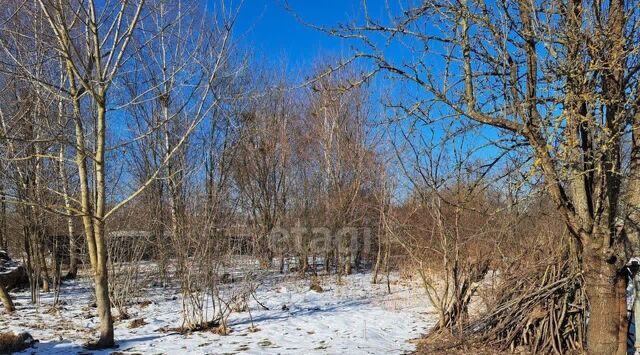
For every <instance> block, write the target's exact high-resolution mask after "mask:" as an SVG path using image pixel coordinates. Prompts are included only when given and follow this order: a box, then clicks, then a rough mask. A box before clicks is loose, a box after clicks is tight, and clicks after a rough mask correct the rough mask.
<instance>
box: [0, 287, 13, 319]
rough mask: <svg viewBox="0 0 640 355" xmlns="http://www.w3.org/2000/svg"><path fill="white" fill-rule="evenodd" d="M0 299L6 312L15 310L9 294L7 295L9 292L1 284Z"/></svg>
mask: <svg viewBox="0 0 640 355" xmlns="http://www.w3.org/2000/svg"><path fill="white" fill-rule="evenodd" d="M0 301H2V304H3V305H4V309H5V310H6V311H7V312H9V313H12V312H14V311H15V310H16V308H15V307H14V305H13V301H11V296H9V292H7V289H6V288H5V287H4V286H3V285H0Z"/></svg>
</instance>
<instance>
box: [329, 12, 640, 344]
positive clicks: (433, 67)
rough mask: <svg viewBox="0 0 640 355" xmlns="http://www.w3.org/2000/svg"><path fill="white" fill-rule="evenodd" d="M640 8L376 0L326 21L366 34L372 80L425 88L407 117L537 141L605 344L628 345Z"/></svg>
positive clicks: (535, 158)
mask: <svg viewBox="0 0 640 355" xmlns="http://www.w3.org/2000/svg"><path fill="white" fill-rule="evenodd" d="M638 8H639V6H638V3H637V2H636V1H633V0H630V1H614V2H607V3H601V2H587V3H584V2H577V1H568V2H565V1H539V2H529V1H515V2H497V3H488V2H483V1H480V2H469V1H466V0H462V1H455V2H438V1H436V2H433V1H429V2H424V3H413V2H410V1H406V2H405V1H400V2H399V3H398V4H397V6H389V7H388V14H387V16H384V17H383V18H378V19H374V18H372V17H370V16H369V11H368V9H367V6H366V3H365V7H364V11H363V14H364V16H363V20H362V21H361V23H356V24H348V25H343V26H339V27H337V28H332V29H327V31H328V32H330V33H331V34H333V35H336V36H340V37H343V38H348V39H351V40H353V41H357V42H358V45H357V50H356V51H357V53H356V54H355V57H357V58H360V59H363V60H365V61H368V63H370V64H371V65H372V68H373V71H372V72H370V73H368V74H365V76H364V79H367V78H369V77H371V76H373V75H375V74H376V73H382V72H384V73H388V74H391V75H392V76H393V77H394V78H396V79H400V80H401V81H402V82H404V83H410V85H413V86H414V87H415V88H416V89H417V90H420V93H419V94H417V95H413V96H412V97H413V100H403V102H402V103H400V104H399V105H400V106H401V107H402V108H403V111H404V112H405V114H406V115H407V116H408V117H413V118H415V117H416V115H419V114H420V113H424V114H425V115H424V116H426V117H428V118H429V119H434V118H438V116H440V117H439V118H443V119H448V118H457V117H461V118H463V119H464V121H462V122H461V124H467V123H471V122H473V123H476V124H480V125H482V126H484V127H486V128H485V129H487V130H491V132H493V133H492V134H496V135H501V136H504V137H507V136H508V137H511V138H512V141H517V142H524V143H525V144H526V145H527V147H528V149H527V150H526V154H527V156H528V157H531V165H532V166H533V167H534V169H535V171H538V172H539V173H540V174H542V176H544V179H545V183H546V185H545V186H546V189H547V192H548V193H549V195H550V196H551V197H552V198H553V201H554V202H555V204H556V206H557V208H558V210H559V211H560V214H561V215H562V218H563V219H564V220H565V222H566V224H567V226H568V228H569V230H570V231H571V234H572V235H573V236H574V238H575V239H576V241H577V243H578V245H579V249H580V250H581V253H582V260H583V270H584V272H585V281H586V290H587V295H588V297H589V303H590V320H589V328H588V336H587V342H588V348H589V351H590V352H593V353H597V354H605V353H607V354H611V353H616V352H618V353H624V351H625V349H626V340H625V339H626V325H625V323H626V311H624V312H623V309H624V307H623V305H624V302H625V297H624V292H623V290H624V288H625V287H624V285H625V283H626V277H625V276H624V273H622V272H621V270H622V268H623V266H624V264H625V262H626V259H627V256H626V255H627V245H628V243H627V240H628V237H631V238H633V239H637V235H638V232H637V227H636V226H637V212H636V211H637V208H638V201H640V197H639V196H640V195H638V191H639V190H640V189H638V188H637V186H638V184H639V183H638V181H639V180H638V178H637V176H638V171H637V170H638V168H637V166H638V164H637V160H638V159H637V155H638V153H637V152H638V151H639V150H638V139H637V132H636V131H637V125H638V122H637V121H638V119H639V117H640V116H639V115H638V112H639V109H638V108H639V102H640V101H639V100H638V92H639V90H638V82H639V80H638V72H639V71H638V57H637V53H638V43H639V41H638V26H637V24H638V19H639V17H638ZM400 43H402V45H401V46H400V47H401V48H403V49H404V50H405V51H404V52H403V54H402V55H392V52H393V49H394V48H396V47H398V46H396V44H400ZM414 113H416V114H415V115H414ZM627 142H629V143H628V144H629V145H630V148H631V156H630V157H625V155H624V149H623V148H624V147H625V146H627ZM625 166H628V167H629V168H628V169H626V168H624V167H625ZM634 243H635V240H634ZM612 309H613V310H619V311H612ZM623 313H624V314H623Z"/></svg>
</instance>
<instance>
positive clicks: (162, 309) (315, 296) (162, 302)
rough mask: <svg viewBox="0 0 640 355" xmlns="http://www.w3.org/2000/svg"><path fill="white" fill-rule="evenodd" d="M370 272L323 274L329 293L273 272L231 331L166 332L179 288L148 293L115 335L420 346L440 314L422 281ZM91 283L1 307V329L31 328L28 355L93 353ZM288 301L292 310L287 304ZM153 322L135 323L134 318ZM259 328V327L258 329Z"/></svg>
mask: <svg viewBox="0 0 640 355" xmlns="http://www.w3.org/2000/svg"><path fill="white" fill-rule="evenodd" d="M370 280H371V275H370V274H367V273H363V274H354V275H350V276H348V277H345V278H343V279H342V281H341V282H340V283H339V284H338V283H337V282H336V279H335V276H327V277H324V278H322V279H321V285H322V287H323V288H324V292H320V293H319V292H315V291H311V290H310V289H309V285H310V281H309V280H300V279H297V278H295V277H287V278H281V277H278V275H275V274H274V275H272V277H271V280H270V281H271V282H265V283H264V284H263V286H261V287H260V288H258V290H257V293H256V298H257V299H258V300H259V301H260V302H261V303H262V304H264V305H265V306H266V307H268V308H269V310H263V309H262V308H261V307H259V306H258V304H257V303H256V302H255V300H253V299H251V300H250V302H249V307H250V311H251V316H252V318H253V324H254V326H255V328H251V324H252V323H251V318H250V316H249V313H248V312H240V313H233V314H232V315H231V316H230V318H229V324H230V328H231V333H230V334H229V335H226V336H222V335H217V334H214V333H212V332H209V331H202V332H194V333H191V334H186V335H185V334H178V333H175V332H173V333H172V332H167V331H165V330H164V329H168V328H175V327H179V326H180V325H181V321H182V318H181V317H182V316H181V302H182V301H181V298H180V295H179V294H178V291H177V290H176V289H163V288H152V289H149V290H145V295H146V296H145V299H147V300H149V301H151V303H150V304H148V305H144V304H141V305H134V306H132V307H131V308H130V309H129V314H130V319H129V320H123V321H116V323H115V327H116V329H115V336H116V340H117V342H118V346H119V347H118V349H110V350H107V351H102V352H95V353H102V354H109V353H112V352H114V351H119V352H122V353H143V354H185V353H190V354H265V353H270V354H303V353H314V354H337V353H349V354H401V353H406V352H409V351H411V350H413V349H414V348H415V346H414V344H413V342H411V340H412V339H415V338H417V337H419V336H420V335H421V334H423V333H425V331H426V329H428V328H429V327H430V326H432V325H433V324H434V323H435V321H436V317H435V315H434V314H433V313H432V312H431V309H430V308H429V307H428V306H427V305H428V302H427V300H426V297H425V296H424V293H423V291H422V290H421V289H420V287H419V285H418V284H416V283H413V282H409V281H404V280H399V279H398V277H397V276H393V275H392V278H391V294H389V293H388V292H387V285H386V283H384V284H379V285H372V284H371V282H370ZM90 287H91V284H90V283H89V282H88V281H84V280H83V281H77V282H69V283H67V284H65V285H64V286H63V288H62V292H61V301H63V302H64V303H65V304H64V305H63V306H62V309H61V310H58V311H52V308H51V306H50V305H51V304H52V302H53V296H52V295H51V294H43V295H42V296H41V300H40V306H35V305H31V304H30V303H29V294H28V293H26V292H25V293H19V294H17V295H16V296H17V299H16V302H17V312H15V314H14V315H7V314H6V313H4V312H3V311H2V310H0V320H2V321H1V322H0V331H2V332H3V331H8V330H12V331H16V332H20V331H28V332H30V333H31V334H32V335H33V336H34V338H36V339H38V340H39V341H40V342H39V344H37V345H36V347H34V348H32V349H28V350H27V351H25V352H24V353H25V354H30V353H33V352H36V353H38V354H69V353H78V352H82V353H86V354H88V353H90V352H88V351H87V350H86V349H84V348H83V347H82V344H84V343H86V342H87V341H89V340H92V339H94V337H95V335H96V334H95V333H94V331H95V329H96V325H97V318H96V317H95V309H93V308H91V307H89V304H90V303H91V293H92V292H91V288H90ZM283 306H286V307H283ZM137 318H143V319H144V321H145V322H146V323H147V324H146V325H144V326H141V327H138V328H133V329H130V328H129V324H130V322H131V320H132V319H137ZM251 330H253V331H251Z"/></svg>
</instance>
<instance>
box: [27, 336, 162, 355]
mask: <svg viewBox="0 0 640 355" xmlns="http://www.w3.org/2000/svg"><path fill="white" fill-rule="evenodd" d="M165 336H166V335H148V336H142V337H138V338H129V339H124V340H120V341H116V343H117V347H115V348H109V349H103V350H88V349H87V348H85V347H84V346H83V345H82V344H78V343H73V342H72V341H70V340H61V341H47V342H42V343H36V344H35V345H34V346H33V347H31V348H28V349H26V350H24V351H23V352H20V353H17V354H24V355H26V354H34V353H35V354H87V355H88V354H92V355H108V354H111V353H113V352H117V351H128V349H129V348H131V347H133V346H135V345H137V344H138V343H142V342H145V341H150V340H156V339H159V338H163V337H165Z"/></svg>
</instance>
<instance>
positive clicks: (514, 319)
mask: <svg viewBox="0 0 640 355" xmlns="http://www.w3.org/2000/svg"><path fill="white" fill-rule="evenodd" d="M564 260H565V261H560V260H557V259H556V260H554V262H553V263H551V264H548V265H544V266H542V267H541V268H533V269H529V270H520V271H523V272H524V273H522V274H519V275H517V274H516V273H511V274H510V275H505V276H506V277H504V279H503V280H501V282H500V286H499V287H498V290H499V292H498V296H497V297H496V299H495V301H494V302H493V306H492V307H491V308H490V309H489V310H488V311H487V312H484V313H483V314H482V315H481V316H480V317H479V318H477V319H476V320H474V321H472V322H470V323H468V324H467V325H466V326H465V330H464V332H465V333H466V334H467V335H471V336H473V337H474V338H475V339H476V340H478V341H480V342H482V343H484V344H492V345H493V346H495V347H497V348H500V349H505V350H506V349H511V350H526V351H528V352H531V353H544V354H550V353H555V354H565V353H567V352H571V351H576V352H577V351H580V349H582V345H583V342H584V337H585V310H586V308H587V307H586V306H587V304H586V303H587V301H586V295H585V292H584V288H583V285H584V281H583V278H582V276H581V274H580V272H578V271H576V270H575V269H574V268H572V267H571V266H572V265H569V264H570V261H568V260H567V259H564Z"/></svg>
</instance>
